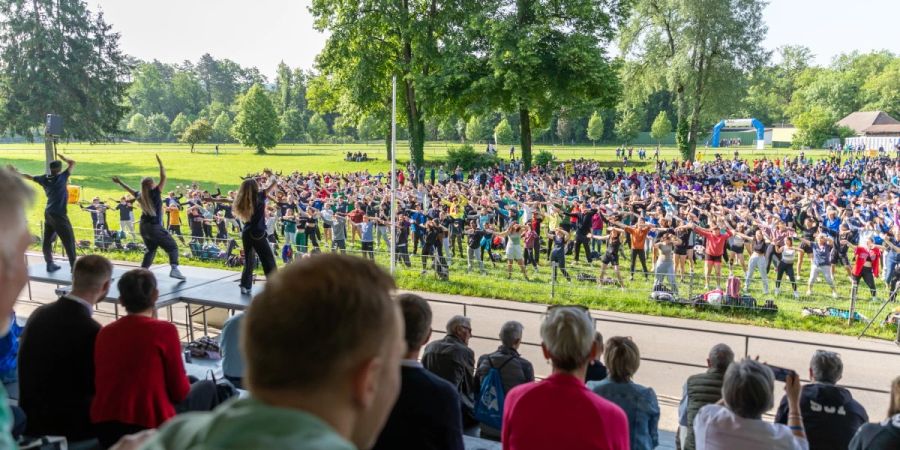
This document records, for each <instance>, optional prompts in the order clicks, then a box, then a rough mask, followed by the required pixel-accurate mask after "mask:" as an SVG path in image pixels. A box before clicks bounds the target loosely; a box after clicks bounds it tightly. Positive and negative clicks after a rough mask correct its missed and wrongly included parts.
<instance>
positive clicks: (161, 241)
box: [112, 155, 184, 280]
mask: <svg viewBox="0 0 900 450" xmlns="http://www.w3.org/2000/svg"><path fill="white" fill-rule="evenodd" d="M156 162H157V163H159V183H156V184H154V183H153V179H152V178H150V177H145V178H144V179H142V180H141V192H137V191H135V190H134V189H132V188H130V187H129V186H128V185H127V184H125V183H123V182H122V180H120V179H119V177H113V178H112V181H113V183H116V184H118V185H119V186H121V187H122V188H123V189H125V190H126V191H128V193H130V194H131V196H132V197H134V198H135V199H136V200H137V202H138V204H140V206H141V238H143V239H144V245H145V246H146V247H147V252H146V253H144V260H143V261H142V262H141V267H143V268H145V269H146V268H148V267H150V266H151V265H152V264H153V258H155V257H156V250H157V249H158V248H159V247H162V249H163V250H165V252H166V253H167V254H168V255H169V264H170V265H171V266H172V269H171V270H170V271H169V276H170V277H172V278H176V279H179V280H183V279H184V275H182V274H181V271H180V270H178V245H177V244H176V243H175V239H172V236H171V235H170V234H169V232H167V231H166V229H165V228H163V225H162V218H163V213H162V196H161V194H160V191H162V189H163V188H164V187H165V185H166V169H165V168H164V167H163V163H162V160H160V159H159V155H156Z"/></svg>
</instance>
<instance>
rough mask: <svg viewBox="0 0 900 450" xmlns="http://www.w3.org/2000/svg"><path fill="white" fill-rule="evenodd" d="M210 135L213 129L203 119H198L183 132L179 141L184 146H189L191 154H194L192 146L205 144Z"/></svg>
mask: <svg viewBox="0 0 900 450" xmlns="http://www.w3.org/2000/svg"><path fill="white" fill-rule="evenodd" d="M212 134H213V129H212V126H210V125H209V122H207V121H206V120H204V119H198V120H195V121H194V123H192V124H191V125H190V126H189V127H188V128H187V129H185V130H184V133H182V134H181V136H180V137H179V140H180V141H181V142H184V143H186V144H191V153H194V145H196V144H199V143H202V142H206V141H207V140H209V138H210V137H211V136H212Z"/></svg>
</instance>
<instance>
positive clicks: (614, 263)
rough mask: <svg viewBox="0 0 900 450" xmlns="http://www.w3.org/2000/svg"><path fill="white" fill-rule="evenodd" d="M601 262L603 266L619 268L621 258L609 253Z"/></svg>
mask: <svg viewBox="0 0 900 450" xmlns="http://www.w3.org/2000/svg"><path fill="white" fill-rule="evenodd" d="M600 262H602V263H603V264H609V265H611V266H618V265H619V258H617V257H615V256H614V255H610V254H609V253H607V254H605V255H603V259H602V260H601V261H600Z"/></svg>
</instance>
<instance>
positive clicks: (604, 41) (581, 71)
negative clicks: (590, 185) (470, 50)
mask: <svg viewBox="0 0 900 450" xmlns="http://www.w3.org/2000/svg"><path fill="white" fill-rule="evenodd" d="M487 3H489V5H487V8H486V9H485V10H484V11H486V17H483V18H479V19H478V20H479V21H481V22H483V23H484V24H485V27H487V28H486V36H487V39H486V40H487V51H484V52H483V53H484V54H485V55H487V64H486V66H487V67H488V68H489V69H490V72H489V81H488V82H481V83H478V84H476V85H475V88H476V89H478V88H481V89H482V93H481V94H482V95H484V96H487V97H488V98H491V99H493V100H494V101H495V102H496V103H497V104H498V106H500V107H501V108H502V109H504V110H510V111H517V112H518V115H519V127H520V133H519V136H520V147H521V151H522V161H523V162H524V164H525V167H530V166H531V143H532V128H533V127H538V128H546V127H547V124H548V123H549V122H550V120H551V116H552V115H553V112H554V111H558V110H560V109H562V108H566V107H575V106H579V105H581V104H583V103H586V102H589V103H592V104H594V105H595V106H598V107H602V106H612V105H613V104H615V102H616V100H617V98H618V94H619V85H618V82H617V77H616V67H615V64H613V63H611V62H610V60H609V58H608V57H607V55H606V53H605V46H607V45H608V44H609V43H610V42H611V41H612V39H613V38H614V37H615V35H616V27H617V24H618V23H619V21H620V20H621V19H622V18H623V17H624V14H625V11H626V5H627V2H624V1H618V0H609V1H603V2H598V1H595V0H567V1H555V0H494V1H493V2H487ZM471 41H473V42H477V40H476V39H471ZM474 50H475V51H476V52H478V50H479V49H474Z"/></svg>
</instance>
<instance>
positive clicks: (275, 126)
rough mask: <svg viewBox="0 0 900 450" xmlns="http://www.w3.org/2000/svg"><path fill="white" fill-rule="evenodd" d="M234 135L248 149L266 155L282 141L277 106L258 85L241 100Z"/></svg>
mask: <svg viewBox="0 0 900 450" xmlns="http://www.w3.org/2000/svg"><path fill="white" fill-rule="evenodd" d="M232 135H233V136H234V137H235V138H237V140H238V141H240V143H241V144H243V145H244V146H246V147H253V148H256V152H257V153H265V152H266V149H270V148H274V147H275V146H276V145H278V142H279V141H280V140H281V135H282V132H281V120H280V119H279V118H278V112H277V111H276V110H275V105H273V104H272V101H271V100H270V99H269V96H267V95H266V93H265V92H264V91H263V88H262V86H260V85H258V84H256V85H253V87H251V88H250V90H249V91H247V93H246V94H244V96H243V97H242V98H241V101H240V108H239V112H238V115H237V117H236V118H235V120H234V126H233V127H232Z"/></svg>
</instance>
